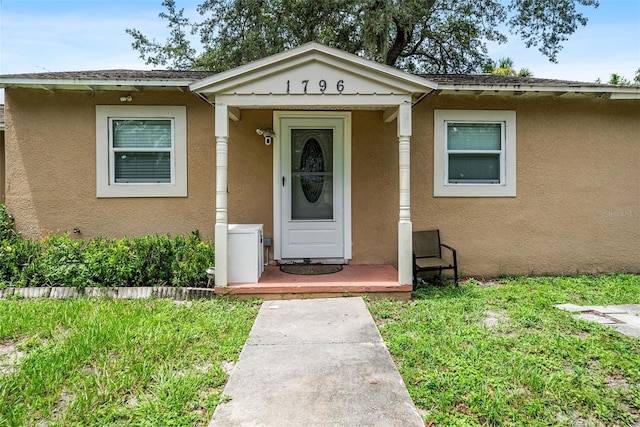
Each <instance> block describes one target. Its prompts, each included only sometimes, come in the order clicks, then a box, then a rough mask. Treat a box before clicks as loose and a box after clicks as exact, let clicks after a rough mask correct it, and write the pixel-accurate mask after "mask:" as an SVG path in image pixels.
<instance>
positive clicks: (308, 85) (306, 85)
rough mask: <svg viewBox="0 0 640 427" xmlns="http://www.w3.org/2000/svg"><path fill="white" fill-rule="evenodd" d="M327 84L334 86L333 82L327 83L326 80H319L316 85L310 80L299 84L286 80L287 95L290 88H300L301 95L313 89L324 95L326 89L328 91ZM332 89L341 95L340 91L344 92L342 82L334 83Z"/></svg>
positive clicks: (301, 81)
mask: <svg viewBox="0 0 640 427" xmlns="http://www.w3.org/2000/svg"><path fill="white" fill-rule="evenodd" d="M329 84H331V85H334V83H333V82H331V83H327V81H326V80H319V81H318V82H317V83H316V82H314V81H312V80H300V81H299V82H296V81H293V82H292V81H291V80H287V93H289V92H290V91H291V89H292V88H293V89H294V90H295V89H296V88H300V89H302V91H303V93H307V90H309V91H311V90H313V88H314V87H317V88H318V89H319V90H320V92H321V93H325V92H326V91H327V89H329V90H330V86H329ZM316 85H317V86H316ZM334 87H335V88H336V91H338V93H342V91H343V90H344V80H338V81H337V82H336V83H335V86H334Z"/></svg>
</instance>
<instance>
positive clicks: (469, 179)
mask: <svg viewBox="0 0 640 427" xmlns="http://www.w3.org/2000/svg"><path fill="white" fill-rule="evenodd" d="M449 183H482V184H499V183H500V155H499V154H449Z"/></svg>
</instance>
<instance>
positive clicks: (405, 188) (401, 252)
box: [397, 102, 413, 285]
mask: <svg viewBox="0 0 640 427" xmlns="http://www.w3.org/2000/svg"><path fill="white" fill-rule="evenodd" d="M397 120H398V142H399V150H400V153H399V154H400V156H399V170H400V215H399V219H398V282H399V283H400V284H401V285H409V284H411V283H413V266H412V264H413V261H412V252H413V251H412V234H411V232H412V225H411V151H410V149H411V146H410V140H411V103H410V102H406V103H404V104H400V106H399V107H398V119H397Z"/></svg>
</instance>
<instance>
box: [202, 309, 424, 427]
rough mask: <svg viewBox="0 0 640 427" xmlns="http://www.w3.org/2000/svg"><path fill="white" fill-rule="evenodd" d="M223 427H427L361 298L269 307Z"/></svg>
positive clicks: (235, 375)
mask: <svg viewBox="0 0 640 427" xmlns="http://www.w3.org/2000/svg"><path fill="white" fill-rule="evenodd" d="M224 394H225V395H227V396H229V397H230V400H229V401H228V402H227V403H222V404H220V405H219V406H218V407H217V409H216V411H215V413H214V415H213V419H212V420H211V422H210V423H209V427H217V426H278V427H286V426H304V427H311V426H313V427H319V426H385V427H389V426H403V427H411V426H424V423H423V422H422V419H421V418H420V415H419V414H418V412H417V410H416V408H415V406H414V405H413V402H412V401H411V398H410V397H409V394H408V392H407V389H406V387H405V385H404V382H403V381H402V378H401V377H400V374H399V373H398V370H397V369H396V366H395V364H394V363H393V360H392V359H391V356H390V354H389V351H388V350H387V348H386V346H385V344H384V342H383V341H382V338H381V336H380V333H379V332H378V329H377V328H376V325H375V324H374V322H373V319H372V318H371V315H370V314H369V311H368V310H367V308H366V306H365V304H364V301H363V300H362V298H330V299H310V300H280V301H268V302H265V303H264V304H263V305H262V308H261V309H260V313H259V314H258V317H257V319H256V321H255V323H254V325H253V328H252V329H251V334H250V335H249V339H248V340H247V342H246V344H245V346H244V348H243V350H242V353H241V354H240V358H239V360H238V363H237V365H236V367H235V368H234V370H233V372H232V374H231V377H230V378H229V382H228V383H227V386H226V388H225V390H224Z"/></svg>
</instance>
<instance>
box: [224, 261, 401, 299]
mask: <svg viewBox="0 0 640 427" xmlns="http://www.w3.org/2000/svg"><path fill="white" fill-rule="evenodd" d="M411 290H412V286H411V285H400V284H398V271H397V270H396V269H395V268H393V266H391V265H345V266H343V269H342V271H339V272H337V273H332V274H320V275H297V274H288V273H283V272H282V271H280V267H279V266H277V265H268V266H266V267H265V270H264V273H262V277H260V280H259V282H258V283H230V284H229V286H227V287H216V288H215V292H216V294H218V295H229V296H234V297H236V298H240V299H251V298H260V299H263V300H274V299H293V298H329V297H343V296H358V295H369V296H370V297H372V298H392V299H397V300H408V299H410V298H411Z"/></svg>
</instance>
